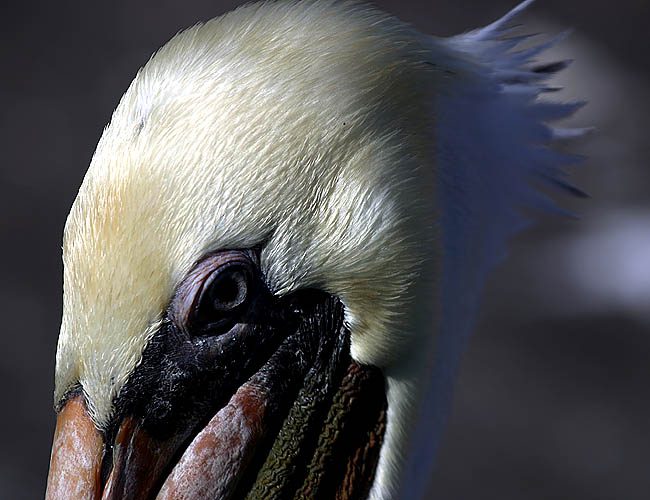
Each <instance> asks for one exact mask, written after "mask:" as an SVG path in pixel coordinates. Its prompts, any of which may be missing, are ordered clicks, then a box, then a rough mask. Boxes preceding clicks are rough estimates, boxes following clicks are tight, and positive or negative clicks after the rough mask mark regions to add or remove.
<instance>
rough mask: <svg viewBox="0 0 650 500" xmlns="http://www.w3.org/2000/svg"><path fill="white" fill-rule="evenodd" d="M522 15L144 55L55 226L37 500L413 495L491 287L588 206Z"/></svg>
mask: <svg viewBox="0 0 650 500" xmlns="http://www.w3.org/2000/svg"><path fill="white" fill-rule="evenodd" d="M531 1H532V0H527V1H525V2H523V3H522V4H520V5H519V6H518V7H516V8H515V9H514V10H512V11H511V12H510V13H508V14H506V15H505V16H504V17H503V18H501V19H500V20H498V21H496V22H494V23H493V24H491V25H489V26H487V27H485V28H482V29H478V30H474V31H470V32H468V33H465V34H462V35H459V36H455V37H451V38H446V39H445V38H437V37H431V36H425V35H423V34H421V33H419V32H417V31H416V30H415V29H414V28H412V27H410V26H409V25H407V24H405V23H403V22H401V21H399V20H398V19H395V18H394V17H392V16H390V15H388V14H386V13H383V12H381V11H379V10H377V9H376V8H374V7H371V6H368V5H365V4H363V3H359V2H356V1H348V0H342V1H334V0H318V1H301V2H299V1H295V0H281V1H277V2H265V3H259V4H251V5H246V6H243V7H240V8H238V9H236V10H235V11H233V12H230V13H228V14H225V15H223V16H221V17H218V18H216V19H213V20H211V21H209V22H206V23H204V24H197V25H196V26H193V27H191V28H189V29H187V30H185V31H182V32H180V33H179V34H177V35H176V36H174V37H173V38H172V39H171V40H170V41H169V42H168V43H167V44H166V45H164V46H163V47H162V48H161V49H160V50H158V51H157V52H156V53H155V54H154V55H153V56H152V57H151V59H150V60H149V61H148V62H147V63H146V65H145V66H144V67H143V68H142V69H141V70H140V71H139V72H138V74H137V75H136V77H135V79H134V80H133V82H132V83H131V85H130V86H129V88H128V89H127V91H126V93H125V94H124V96H123V97H122V99H121V101H120V103H119V104H118V106H117V108H116V109H115V112H114V113H113V115H112V118H111V120H110V123H109V125H108V126H107V127H106V129H105V130H104V132H103V134H102V136H101V138H100V140H99V143H98V145H97V149H96V151H95V154H94V156H93V158H92V160H91V163H90V167H89V169H88V172H87V173H86V175H85V178H84V180H83V183H82V185H81V187H80V189H79V193H78V196H77V198H76V200H75V201H74V204H73V206H72V209H71V211H70V214H69V217H68V219H67V223H66V226H65V231H64V243H63V261H64V285H63V290H64V293H63V318H62V323H61V331H60V336H59V341H58V347H57V354H56V373H55V393H54V404H55V411H56V412H57V414H58V416H57V424H56V430H55V434H54V440H53V445H52V455H51V462H50V472H49V477H48V483H47V492H46V498H48V499H52V500H54V499H64V498H65V499H74V500H77V499H88V500H90V499H100V498H101V499H106V500H109V499H154V498H155V499H171V498H182V499H202V498H212V499H214V498H218V499H244V498H245V499H251V500H252V499H290V498H323V499H331V498H340V499H351V498H359V499H361V498H369V499H373V500H379V499H381V500H385V499H393V498H404V499H411V498H413V499H416V498H422V496H423V494H424V491H425V488H426V486H427V485H428V478H429V475H430V471H431V467H432V464H433V461H434V457H435V450H436V448H437V445H438V441H439V439H440V435H441V432H442V427H443V424H444V420H445V415H446V412H447V409H448V403H449V398H450V392H451V387H452V381H453V378H454V373H455V369H456V364H457V361H458V358H459V356H460V354H461V353H462V351H463V348H464V345H465V343H466V340H467V337H468V335H469V332H470V329H471V324H472V317H473V314H474V311H475V309H476V307H477V303H478V299H479V295H480V290H481V284H482V282H483V278H484V276H485V274H486V273H487V271H488V270H489V269H490V268H491V267H493V266H494V265H495V264H496V263H497V262H498V261H499V260H500V259H501V258H502V256H503V254H504V251H505V243H506V239H507V237H508V236H509V235H511V234H512V233H514V232H515V231H517V230H519V229H521V228H522V227H523V225H525V224H526V220H525V218H524V217H523V216H522V214H521V209H522V208H531V207H532V208H534V209H542V210H545V209H551V210H554V206H553V203H552V202H550V201H548V199H547V198H545V196H544V195H543V194H541V193H540V192H539V190H538V187H539V186H544V185H549V186H555V187H560V188H562V189H565V190H568V191H570V192H574V193H578V191H577V190H576V189H575V188H573V187H572V186H570V185H569V184H567V183H566V182H565V181H564V180H563V179H562V175H561V174H562V172H561V171H560V170H559V168H560V167H562V166H564V165H566V164H568V163H571V162H572V161H574V160H575V158H573V157H572V156H569V155H566V154H562V153H559V152H556V151H554V150H552V149H550V148H549V145H550V144H551V143H552V141H553V140H554V139H557V138H565V137H572V136H576V135H579V134H580V133H582V132H583V131H581V130H567V129H554V128H552V127H551V126H550V125H548V123H549V122H551V121H553V120H557V119H561V118H564V117H567V116H569V115H570V114H571V113H573V112H574V111H575V110H576V109H577V108H578V107H579V106H580V103H575V104H573V103H571V104H560V103H551V102H548V101H547V100H545V99H541V98H540V95H541V94H543V93H545V92H547V91H551V90H553V89H552V88H551V87H549V86H548V83H547V80H548V78H549V76H550V75H552V74H553V73H554V72H556V71H559V70H560V69H562V68H563V67H564V66H565V64H564V63H561V62H560V63H553V64H537V63H535V62H534V58H535V57H536V56H537V55H538V54H539V53H540V52H542V51H543V50H545V49H547V48H548V47H549V46H550V45H552V44H553V43H554V42H555V41H556V40H551V41H549V42H547V43H544V44H542V45H539V46H534V47H533V48H529V49H526V50H513V49H515V47H516V46H517V44H518V43H520V42H521V41H522V40H523V37H520V38H517V37H514V38H513V37H508V36H507V35H508V28H509V27H510V25H511V21H512V20H513V19H514V18H515V17H516V16H517V15H518V14H519V13H520V12H521V11H522V10H524V9H525V8H526V7H527V6H528V5H530V3H531Z"/></svg>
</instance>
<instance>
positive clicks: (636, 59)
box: [0, 0, 650, 500]
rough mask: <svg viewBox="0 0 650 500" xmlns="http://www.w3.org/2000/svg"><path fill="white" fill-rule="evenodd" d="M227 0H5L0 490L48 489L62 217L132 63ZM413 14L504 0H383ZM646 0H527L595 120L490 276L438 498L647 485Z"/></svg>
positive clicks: (649, 489)
mask: <svg viewBox="0 0 650 500" xmlns="http://www.w3.org/2000/svg"><path fill="white" fill-rule="evenodd" d="M238 3H239V2H236V1H225V0H213V1H208V0H185V1H183V2H180V1H178V0H177V1H170V0H163V1H155V2H154V1H150V0H147V1H139V2H131V1H127V0H118V1H113V2H71V1H59V2H41V3H39V2H33V1H31V2H29V1H28V2H23V3H18V2H11V3H9V2H3V5H2V7H0V9H1V13H0V23H1V25H2V30H1V32H0V36H2V44H1V45H0V62H1V65H0V72H1V73H0V74H1V75H2V77H1V78H0V86H1V90H0V99H1V101H2V102H1V106H0V122H1V128H0V130H1V133H0V151H2V154H3V157H4V159H3V160H2V163H1V164H0V189H1V190H2V191H1V194H0V214H2V215H1V216H0V232H1V236H0V242H1V245H2V246H1V248H0V251H1V254H0V255H1V256H2V259H3V262H4V264H2V282H1V284H0V308H1V309H0V314H1V317H2V318H3V332H2V334H0V382H1V387H2V395H1V397H0V400H1V401H2V410H1V411H0V433H1V434H0V439H1V443H2V444H1V445H0V446H1V447H0V497H1V498H3V499H4V498H7V499H23V498H24V499H27V498H39V497H42V496H43V493H44V489H45V479H46V475H47V470H48V461H49V450H50V444H51V437H52V433H53V430H54V413H53V411H52V400H51V399H52V391H53V372H54V354H55V347H56V339H57V335H58V328H59V321H60V316H61V272H62V270H61V260H60V246H61V233H62V229H63V224H64V221H65V217H66V214H67V211H68V209H69V207H70V205H71V204H72V201H73V199H74V196H75V194H76V191H77V188H78V186H79V184H80V183H81V179H82V176H83V174H84V172H85V170H86V168H87V165H88V163H89V160H90V158H91V155H92V152H93V150H94V147H95V144H96V142H97V140H98V138H99V136H100V134H101V131H102V128H103V127H104V125H105V124H106V123H107V122H108V120H109V117H110V114H111V111H112V109H113V108H114V107H115V105H116V104H117V102H118V100H119V98H120V95H121V94H122V92H123V91H124V90H125V89H126V87H127V86H128V84H129V82H130V80H131V79H132V78H133V76H134V75H135V72H136V71H137V69H138V68H139V67H140V66H141V65H142V64H144V63H145V62H146V60H147V59H148V57H149V56H150V54H151V53H152V52H153V51H154V50H155V49H156V48H158V47H159V46H160V45H162V44H163V43H164V42H165V41H167V40H168V39H169V38H170V37H171V36H172V35H173V34H174V33H175V32H177V31H178V30H180V29H182V28H184V27H187V26H189V25H191V24H194V23H195V22H197V21H199V20H207V19H209V18H211V17H214V16H216V15H218V14H221V13H223V12H225V11H227V10H229V9H231V8H232V7H235V6H236V5H237V4H238ZM376 3H377V4H378V5H379V6H380V7H381V8H383V9H385V10H387V11H389V12H391V13H393V14H395V15H397V16H398V17H400V18H402V19H404V20H406V21H408V22H410V23H412V24H413V25H415V26H416V27H417V28H419V29H420V30H421V31H423V32H427V33H435V34H438V35H451V34H454V33H457V32H460V31H464V30H467V29H470V28H474V27H477V26H481V25H484V24H487V23H489V22H491V21H492V20H494V19H495V18H496V17H498V16H499V15H501V14H503V13H504V12H505V11H506V10H507V9H509V8H511V7H513V6H514V5H515V4H516V3H517V2H516V0H498V1H489V2H487V1H478V0H454V1H451V0H439V1H437V2H411V1H408V0H402V1H396V0H385V1H384V0H382V1H378V2H376ZM649 13H650V4H649V2H648V1H647V0H619V1H617V2H611V1H604V0H600V1H595V0H572V1H567V0H562V1H561V0H539V1H538V3H537V4H536V5H534V6H533V7H532V9H530V12H529V13H527V14H526V15H525V16H524V17H523V21H524V22H525V25H526V26H525V29H524V31H527V32H545V33H549V32H550V33H556V32H558V31H561V30H563V29H565V28H567V27H571V28H573V29H574V32H573V35H572V36H571V37H570V38H569V39H568V40H566V41H564V42H562V43H561V45H560V46H559V47H557V48H556V49H554V50H553V51H552V53H551V54H550V55H546V56H545V58H544V59H545V60H548V59H549V58H557V57H559V58H562V59H564V58H567V57H569V58H574V59H575V63H574V64H573V66H572V67H571V68H570V69H569V70H568V71H567V72H566V73H565V74H563V75H562V76H561V77H559V78H558V81H559V82H560V83H561V84H566V85H567V87H568V90H567V91H566V92H564V93H562V94H560V95H559V96H558V97H559V98H560V99H562V100H571V99H588V100H589V101H590V104H589V105H588V106H587V107H586V108H585V109H584V110H583V111H581V112H580V113H579V114H578V115H577V116H576V117H575V118H573V119H572V120H571V121H570V122H571V123H573V124H578V125H595V126H596V127H597V129H598V130H597V132H596V133H595V134H593V135H591V136H590V137H588V138H586V139H581V140H580V141H578V142H576V143H574V144H573V145H572V146H571V149H572V150H573V151H577V152H579V153H582V154H585V155H587V156H588V157H589V159H588V160H587V161H586V163H585V164H584V165H582V166H580V167H577V168H576V169H574V171H573V173H572V177H571V178H572V180H573V181H574V182H575V183H576V184H577V185H579V186H580V187H582V188H583V189H585V190H586V191H587V192H589V193H590V194H591V196H592V199H590V200H587V201H575V200H567V199H559V202H560V203H561V204H563V205H564V206H566V207H568V208H569V209H571V210H573V211H574V212H575V213H577V214H579V215H580V218H579V219H570V218H561V217H553V216H543V217H542V218H541V220H540V222H539V223H538V225H537V226H536V227H534V228H533V229H532V230H529V231H527V232H526V233H525V234H523V235H520V236H518V237H517V238H516V239H515V240H514V241H513V243H512V245H511V247H512V251H511V257H510V259H509V260H508V261H507V262H506V263H505V264H504V265H502V266H501V267H500V268H499V269H498V270H497V271H495V272H494V273H493V274H492V275H491V278H490V280H489V283H488V285H487V287H486V293H485V300H484V305H483V308H482V313H481V316H480V318H479V321H478V327H477V331H476V333H475V335H474V337H473V340H472V342H471V344H470V347H469V350H468V352H467V355H466V356H465V358H464V360H463V363H462V365H461V370H460V376H459V383H458V386H457V389H456V393H455V399H454V405H453V408H452V410H451V416H450V424H449V427H448V432H447V435H446V437H445V440H444V445H443V448H442V450H441V453H440V455H439V459H438V467H437V469H436V471H435V473H434V476H433V478H432V486H431V498H436V499H468V500H469V499H471V500H482V499H493V498H494V499H496V498H498V499H501V500H508V499H517V500H522V499H540V500H541V499H544V500H546V499H549V498H567V499H568V498H571V499H574V500H577V499H590V500H593V499H628V500H632V499H647V498H650V431H649V429H648V427H649V424H650V398H648V397H647V395H648V387H650V370H649V366H650V167H649V165H648V163H649V162H648V160H649V159H650V145H649V144H650V136H649V133H648V128H649V125H650V120H649V118H648V117H649V116H650V99H649V98H650V85H649V83H650V81H649V74H650V57H649V56H648V54H649V53H650V43H649V41H650V37H649V35H648V14H649Z"/></svg>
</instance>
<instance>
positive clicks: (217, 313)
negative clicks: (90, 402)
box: [192, 262, 251, 333]
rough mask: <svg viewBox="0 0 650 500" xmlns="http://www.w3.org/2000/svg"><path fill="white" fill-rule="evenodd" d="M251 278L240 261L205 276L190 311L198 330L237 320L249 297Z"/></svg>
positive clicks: (207, 330) (219, 327)
mask: <svg viewBox="0 0 650 500" xmlns="http://www.w3.org/2000/svg"><path fill="white" fill-rule="evenodd" d="M250 278H251V276H250V270H249V269H248V267H247V266H246V265H245V264H244V263H243V262H230V263H228V264H224V265H222V266H220V267H218V268H217V269H215V270H214V271H213V272H212V273H211V274H210V275H209V276H208V278H207V279H206V280H205V281H204V282H203V287H202V289H201V293H200V294H199V297H198V298H197V300H196V302H195V305H194V311H193V314H192V324H193V327H194V328H195V329H198V333H208V332H210V331H213V330H216V329H223V328H224V327H225V326H226V325H228V324H231V323H232V322H233V321H234V319H236V317H237V315H238V313H239V312H241V311H242V309H243V308H244V307H245V305H246V302H247V299H248V297H249V292H250V287H251V279H250Z"/></svg>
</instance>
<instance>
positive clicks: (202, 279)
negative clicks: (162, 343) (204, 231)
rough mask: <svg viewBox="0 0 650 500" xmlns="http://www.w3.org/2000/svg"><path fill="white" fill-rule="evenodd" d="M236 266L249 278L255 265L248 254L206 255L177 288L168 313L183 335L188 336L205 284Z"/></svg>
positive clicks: (246, 252) (234, 251) (242, 252)
mask: <svg viewBox="0 0 650 500" xmlns="http://www.w3.org/2000/svg"><path fill="white" fill-rule="evenodd" d="M237 264H239V265H240V266H241V267H242V268H244V269H246V272H247V274H249V278H250V270H251V269H252V268H253V266H254V265H255V264H254V263H253V261H252V260H251V258H250V252H248V251H242V250H226V251H223V252H219V253H215V254H211V255H208V256H207V257H205V258H204V259H202V260H200V261H199V262H198V263H197V264H196V265H195V266H194V268H192V270H191V271H190V272H189V273H188V274H187V276H186V277H185V279H184V280H183V282H182V283H181V284H180V285H179V286H178V288H177V290H176V293H175V294H174V297H173V298H172V300H171V303H170V308H169V313H170V317H171V319H172V320H173V321H174V322H175V323H176V324H177V325H178V327H179V328H180V329H181V330H182V331H183V332H184V333H185V334H187V335H188V336H189V326H190V324H191V322H192V315H193V313H194V309H195V307H196V306H197V305H198V304H199V303H200V300H201V298H202V297H203V293H204V291H205V290H207V286H209V283H206V282H208V281H209V280H210V277H211V276H213V275H214V274H215V272H216V271H217V270H218V269H220V268H222V267H223V268H226V267H230V266H231V265H237ZM210 281H211V280H210ZM206 285H207V286H206Z"/></svg>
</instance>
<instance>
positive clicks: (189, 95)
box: [55, 4, 431, 423]
mask: <svg viewBox="0 0 650 500" xmlns="http://www.w3.org/2000/svg"><path fill="white" fill-rule="evenodd" d="M315 5H316V4H306V6H304V7H301V6H300V4H299V5H291V4H286V5H285V7H282V6H280V7H278V9H277V10H276V11H270V12H271V14H264V16H262V15H261V14H258V13H256V11H254V10H253V9H248V10H246V9H241V10H239V11H236V12H234V13H233V14H229V15H227V16H225V17H224V18H220V19H217V20H214V21H211V22H210V23H207V24H206V25H203V26H198V27H194V28H191V29H190V30H187V31H186V32H184V33H181V34H180V35H178V36H177V37H175V38H174V39H172V41H171V42H169V43H168V44H167V45H166V46H165V47H163V49H161V50H160V51H159V52H158V53H157V54H156V55H155V56H154V57H153V58H152V60H150V61H149V63H148V64H147V65H146V66H145V67H144V68H143V69H142V70H141V71H140V73H139V74H138V76H137V77H136V79H135V80H134V82H133V83H132V84H131V86H130V87H129V90H128V91H127V93H126V94H125V95H124V97H123V98H122V101H121V102H120V105H119V106H118V108H117V109H116V111H115V113H114V115H113V117H112V120H111V123H110V125H109V126H108V127H107V129H106V130H105V132H104V134H103V136H102V138H101V139H100V142H99V144H98V146H97V150H96V152H95V155H94V157H93V160H92V162H91V165H90V168H89V170H88V173H87V175H86V177H85V179H84V182H83V184H82V186H81V188H80V191H79V194H78V197H77V199H76V200H75V203H74V205H73V208H72V210H71V213H70V216H69V218H68V221H67V224H66V230H65V237H64V265H65V271H64V315H63V322H62V328H61V336H60V339H59V348H58V352H57V380H56V386H57V389H56V391H57V392H56V394H55V397H56V398H57V400H58V398H60V397H62V395H63V393H64V392H65V391H66V390H67V389H68V388H69V387H70V385H71V384H73V383H75V382H81V383H82V385H83V387H84V390H85V391H86V393H87V394H88V396H89V401H90V405H91V410H92V412H93V414H94V416H95V418H96V420H98V421H99V422H100V423H101V422H102V421H103V420H105V419H106V418H108V415H109V413H110V404H111V399H112V397H113V396H114V395H115V393H116V391H117V390H119V387H120V386H121V385H122V384H123V383H124V381H125V380H126V378H127V377H128V375H129V373H130V372H131V371H132V369H133V368H134V366H135V365H136V363H137V362H138V360H139V358H140V356H141V354H142V351H143V349H144V347H145V345H146V343H147V340H148V338H150V336H151V335H152V333H153V332H154V331H155V329H156V326H157V324H158V323H157V322H158V321H159V320H160V318H161V316H162V314H163V311H164V309H165V307H166V305H167V304H168V302H169V300H170V298H171V296H172V294H173V292H174V289H175V287H176V286H177V285H178V283H179V282H180V280H182V278H183V277H184V276H185V274H186V273H187V272H188V271H189V269H190V268H191V267H192V265H193V264H194V263H195V262H196V261H197V259H199V258H201V256H202V255H204V254H205V253H206V252H208V251H211V250H217V249H223V248H247V247H251V246H253V245H258V244H260V243H263V242H264V243H265V247H264V250H263V254H262V265H263V267H264V272H265V274H266V276H267V279H268V281H269V285H270V286H271V288H272V289H273V290H274V291H275V292H278V293H283V292H287V291H289V290H292V289H295V288H297V287H300V286H310V285H319V286H324V287H325V288H327V289H329V290H334V291H339V290H340V291H341V293H340V294H341V295H345V294H346V293H347V294H348V297H344V298H347V299H348V304H347V305H348V309H350V310H352V311H353V312H354V308H355V304H357V305H358V307H357V309H361V308H363V305H364V304H372V307H373V308H374V309H375V311H376V309H377V304H378V303H379V304H381V300H382V298H381V297H378V296H377V294H381V293H384V294H385V295H386V297H394V296H395V295H396V291H397V290H398V289H399V288H400V287H402V288H403V287H404V282H403V278H396V276H407V275H408V272H409V266H412V265H413V262H415V261H416V260H417V256H416V255H413V256H412V258H411V259H409V258H408V257H406V258H405V257H404V255H405V254H404V250H405V245H406V244H407V243H405V242H406V241H407V240H406V233H405V232H404V227H403V226H404V224H405V223H402V219H401V218H402V216H403V214H401V213H398V212H399V209H398V207H400V206H401V209H403V208H404V207H403V205H404V204H405V201H404V200H403V199H400V197H403V192H397V191H396V190H395V188H394V187H393V186H395V185H397V184H400V185H401V186H402V191H403V189H404V188H403V186H404V185H405V181H408V179H409V177H411V176H412V171H411V170H410V169H412V170H414V169H415V168H416V164H417V160H418V158H417V154H418V151H417V148H415V149H414V145H413V144H409V138H410V137H415V136H416V135H418V134H416V133H410V132H409V127H410V128H411V130H414V129H417V128H422V127H424V126H426V125H427V124H426V123H425V122H426V118H425V116H428V114H427V112H428V110H426V109H423V106H422V102H423V101H422V99H424V97H423V96H421V95H420V94H419V93H420V91H421V89H422V88H430V87H431V82H422V81H419V80H418V78H419V79H422V78H423V77H420V76H418V77H416V76H415V75H416V74H418V75H419V74H420V73H421V68H419V67H416V66H418V61H417V57H415V56H414V55H413V54H414V53H415V52H417V47H415V46H410V45H409V43H411V45H413V44H412V42H407V38H405V37H406V35H405V34H404V33H402V32H401V31H400V30H402V31H404V30H405V29H406V28H403V27H400V26H398V25H397V24H396V22H395V21H393V20H391V19H390V18H387V17H385V15H384V14H380V13H377V12H375V11H372V10H368V11H360V10H359V9H358V7H350V9H352V10H351V11H349V12H346V11H344V9H343V10H342V9H340V8H339V9H338V10H336V9H335V10H334V11H330V12H328V11H327V8H329V7H327V5H329V4H322V5H325V6H326V7H323V8H322V9H321V8H316V7H315ZM350 5H352V4H350ZM282 8H292V9H293V10H294V11H295V10H296V9H301V8H302V9H305V12H307V13H308V15H309V16H311V17H312V19H311V20H310V21H309V22H308V23H307V26H308V27H309V29H305V26H297V25H295V21H293V19H299V18H300V16H297V15H296V13H295V12H294V15H293V16H286V13H283V12H281V9H282ZM310 9H311V10H310ZM355 9H356V10H355ZM303 22H304V19H303ZM382 23H383V25H382ZM380 35H381V36H380ZM326 36H330V39H328V41H327V44H325V46H324V45H323V37H326ZM334 36H335V37H334ZM400 37H401V38H400ZM398 39H399V41H401V43H395V42H396V40H398ZM360 51H361V53H363V54H365V56H366V57H363V58H360V57H359V53H360ZM400 66H401V67H400ZM386 123H392V126H391V127H386ZM420 160H421V158H420ZM400 164H403V170H402V171H400V169H399V168H396V165H400ZM406 198H408V196H406ZM373 252H375V253H376V255H366V254H368V253H373ZM397 255H401V256H402V257H401V258H400V259H399V262H398V261H395V262H393V261H392V259H393V257H394V256H397ZM400 262H401V263H400ZM386 264H390V265H386ZM352 276H354V277H355V278H354V279H358V280H361V281H363V279H364V277H366V278H368V279H369V280H371V281H369V280H366V281H365V283H364V284H363V285H362V286H359V287H356V289H357V291H356V292H355V291H354V287H353V286H352V282H351V279H352V278H351V277H352ZM380 283H390V284H391V285H390V286H392V287H394V288H395V289H394V290H393V289H386V290H382V289H381V287H378V284H380ZM355 293H356V294H357V295H356V296H355ZM386 314H387V317H389V316H391V314H392V313H391V312H390V311H387V312H386ZM371 316H373V317H374V318H376V319H377V321H379V319H378V318H380V317H381V314H380V313H377V312H375V313H374V314H373V315H371ZM366 326H368V325H366Z"/></svg>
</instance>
